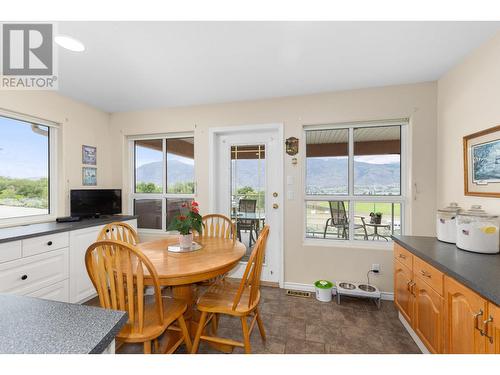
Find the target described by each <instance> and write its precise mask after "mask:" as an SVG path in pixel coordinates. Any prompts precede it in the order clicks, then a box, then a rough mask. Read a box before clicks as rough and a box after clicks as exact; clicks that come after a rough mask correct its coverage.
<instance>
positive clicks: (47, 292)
mask: <svg viewBox="0 0 500 375" xmlns="http://www.w3.org/2000/svg"><path fill="white" fill-rule="evenodd" d="M68 284H69V281H68V280H64V281H60V282H58V283H55V284H52V285H50V286H48V287H46V288H43V289H40V290H37V291H35V292H32V293H30V294H27V296H29V297H36V298H43V299H48V300H51V301H60V302H69V287H68Z"/></svg>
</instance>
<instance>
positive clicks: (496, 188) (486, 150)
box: [463, 126, 500, 198]
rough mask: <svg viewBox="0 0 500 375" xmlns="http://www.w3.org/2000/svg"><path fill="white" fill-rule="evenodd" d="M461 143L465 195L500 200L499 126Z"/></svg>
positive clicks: (470, 136)
mask: <svg viewBox="0 0 500 375" xmlns="http://www.w3.org/2000/svg"><path fill="white" fill-rule="evenodd" d="M463 141H464V190H465V195H475V196H480V197H496V198H500V126H495V127H493V128H490V129H486V130H483V131H480V132H477V133H474V134H470V135H467V136H465V137H464V139H463Z"/></svg>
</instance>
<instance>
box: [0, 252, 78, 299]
mask: <svg viewBox="0 0 500 375" xmlns="http://www.w3.org/2000/svg"><path fill="white" fill-rule="evenodd" d="M68 253H69V252H68V249H67V248H66V249H59V250H55V251H50V252H48V253H45V254H39V255H34V256H32V257H29V258H21V259H18V260H14V261H11V262H5V263H2V264H0V293H15V294H27V293H31V292H34V291H36V290H38V289H42V288H45V287H47V286H49V285H52V284H54V283H56V282H59V281H62V280H64V279H67V278H68V276H69V272H68V270H69V258H68Z"/></svg>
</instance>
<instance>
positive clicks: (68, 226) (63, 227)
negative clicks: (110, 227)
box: [0, 215, 137, 244]
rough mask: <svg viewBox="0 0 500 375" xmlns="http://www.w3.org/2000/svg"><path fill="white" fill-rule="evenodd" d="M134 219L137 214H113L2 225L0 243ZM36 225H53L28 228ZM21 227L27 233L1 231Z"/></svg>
mask: <svg viewBox="0 0 500 375" xmlns="http://www.w3.org/2000/svg"><path fill="white" fill-rule="evenodd" d="M134 219H137V216H134V215H113V216H109V217H105V218H98V219H82V220H81V221H76V222H72V223H57V222H55V221H50V222H44V223H36V224H28V225H18V226H12V227H4V228H0V244H1V243H6V242H13V241H19V240H25V239H27V238H33V237H39V236H46V235H48V234H55V233H63V232H70V231H73V230H79V229H85V228H91V227H96V226H99V225H103V224H108V223H112V222H113V221H116V220H121V221H128V220H134ZM37 226H39V227H41V226H53V227H52V228H50V229H44V230H40V231H31V232H30V230H33V228H36V227H37ZM22 229H25V230H26V232H27V233H26V234H15V235H12V236H9V235H7V236H5V235H2V232H8V231H9V230H11V231H12V230H14V231H22Z"/></svg>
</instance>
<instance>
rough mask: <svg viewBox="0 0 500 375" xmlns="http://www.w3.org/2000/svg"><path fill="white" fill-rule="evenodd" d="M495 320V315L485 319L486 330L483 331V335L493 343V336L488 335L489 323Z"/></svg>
mask: <svg viewBox="0 0 500 375" xmlns="http://www.w3.org/2000/svg"><path fill="white" fill-rule="evenodd" d="M492 321H493V317H492V316H491V315H490V316H489V317H488V319H486V320H485V321H483V324H484V331H481V336H484V337H486V338H487V339H488V340H489V342H490V344H493V336H488V323H491V322H492Z"/></svg>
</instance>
